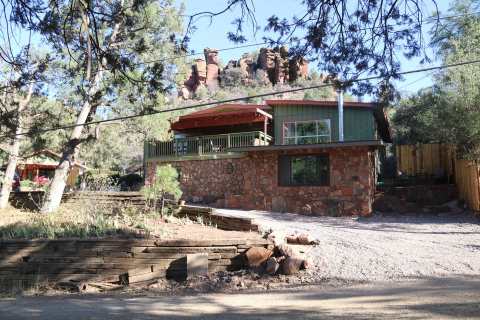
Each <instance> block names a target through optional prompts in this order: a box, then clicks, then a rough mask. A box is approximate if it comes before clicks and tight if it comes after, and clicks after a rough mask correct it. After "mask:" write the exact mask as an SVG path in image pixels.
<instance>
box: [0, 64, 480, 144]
mask: <svg viewBox="0 0 480 320" xmlns="http://www.w3.org/2000/svg"><path fill="white" fill-rule="evenodd" d="M475 63H480V59H479V60H471V61H464V62H458V63H452V64H445V65H440V66H433V67H428V68H422V69H414V70H408V71H404V72H398V73H396V75H408V74H413V73H419V72H429V71H434V70H442V69H447V68H453V67H459V66H464V65H470V64H475ZM381 78H384V77H383V76H372V77H366V78H361V79H353V80H349V81H345V82H344V83H343V84H342V85H351V84H353V83H357V82H363V81H370V80H375V79H381ZM333 86H334V84H333V83H326V84H320V85H314V86H308V87H300V88H294V89H288V90H280V91H272V92H267V93H261V94H256V95H251V96H244V97H239V98H231V99H224V100H217V101H210V102H205V103H199V104H193V105H188V106H183V107H178V108H170V109H165V110H157V111H153V112H149V113H139V114H132V115H129V116H121V117H115V118H111V119H104V120H96V121H90V122H85V123H81V124H69V125H64V126H59V127H52V128H47V129H41V130H29V131H26V132H23V133H20V134H15V135H3V136H0V138H13V137H16V136H33V135H37V134H41V133H45V132H50V131H58V130H63V129H71V128H75V127H80V126H88V125H94V124H101V123H108V122H115V121H123V120H128V119H134V118H140V117H146V116H151V115H154V114H161V113H167V112H174V111H181V110H188V109H194V108H200V107H206V106H211V105H216V104H223V103H229V102H235V101H242V100H247V99H252V98H263V97H268V96H274V95H277V94H283V93H291V92H299V91H304V90H311V89H319V88H326V87H333Z"/></svg>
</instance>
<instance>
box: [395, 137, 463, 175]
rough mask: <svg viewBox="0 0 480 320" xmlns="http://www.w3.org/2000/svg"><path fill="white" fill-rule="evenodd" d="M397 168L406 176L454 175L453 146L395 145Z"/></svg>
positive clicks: (436, 144) (435, 144)
mask: <svg viewBox="0 0 480 320" xmlns="http://www.w3.org/2000/svg"><path fill="white" fill-rule="evenodd" d="M395 151H396V156H397V170H398V171H400V172H402V174H404V175H407V176H420V175H426V176H444V177H453V176H455V146H454V145H451V144H440V143H432V144H418V145H398V146H396V150H395Z"/></svg>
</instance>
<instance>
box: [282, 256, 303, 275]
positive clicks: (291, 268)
mask: <svg viewBox="0 0 480 320" xmlns="http://www.w3.org/2000/svg"><path fill="white" fill-rule="evenodd" d="M304 261H305V260H304V259H301V258H297V257H287V258H285V260H283V261H282V273H283V274H285V275H291V274H296V273H298V272H299V271H300V269H301V268H302V267H303V265H304Z"/></svg>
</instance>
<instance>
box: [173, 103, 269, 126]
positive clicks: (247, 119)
mask: <svg viewBox="0 0 480 320" xmlns="http://www.w3.org/2000/svg"><path fill="white" fill-rule="evenodd" d="M263 109H265V106H262V105H251V104H224V105H219V106H216V107H213V108H209V109H206V110H202V111H198V112H194V113H191V114H188V115H185V116H181V117H179V119H178V121H176V122H174V123H172V125H171V129H172V130H176V131H181V130H188V129H194V128H208V127H221V126H231V125H240V124H251V123H260V122H264V121H265V119H268V118H271V115H270V114H268V113H267V112H265V111H264V110H263Z"/></svg>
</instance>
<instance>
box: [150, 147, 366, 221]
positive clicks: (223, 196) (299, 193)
mask: <svg viewBox="0 0 480 320" xmlns="http://www.w3.org/2000/svg"><path fill="white" fill-rule="evenodd" d="M319 153H322V154H328V155H329V160H330V185H329V186H289V187H284V186H279V184H278V157H279V155H283V154H295V155H303V154H319ZM159 164H161V163H160V162H149V163H148V177H152V176H153V172H154V168H155V167H156V166H157V165H159ZM171 164H172V165H173V166H175V167H176V168H177V169H178V170H179V171H180V182H181V185H182V190H183V192H184V198H185V200H187V201H190V202H192V201H193V202H196V201H198V202H200V201H201V202H203V203H205V204H209V205H216V206H219V207H226V208H238V209H255V210H268V211H277V212H295V213H301V214H306V215H330V216H345V215H369V214H370V213H371V211H372V202H373V199H374V192H375V179H374V151H372V150H371V149H370V148H368V147H343V148H336V149H329V148H327V149H318V148H317V149H305V150H292V151H278V150H276V151H254V152H249V153H248V154H247V155H246V156H245V157H243V158H235V159H218V160H189V161H176V162H172V163H171Z"/></svg>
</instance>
